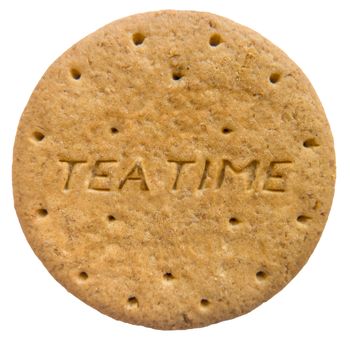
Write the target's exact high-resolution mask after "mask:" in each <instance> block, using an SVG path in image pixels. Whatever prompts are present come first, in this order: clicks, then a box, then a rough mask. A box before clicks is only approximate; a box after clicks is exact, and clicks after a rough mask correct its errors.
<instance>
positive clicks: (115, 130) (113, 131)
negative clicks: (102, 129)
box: [111, 127, 119, 134]
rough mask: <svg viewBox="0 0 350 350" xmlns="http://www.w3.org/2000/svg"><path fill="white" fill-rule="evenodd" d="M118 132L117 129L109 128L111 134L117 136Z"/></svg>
mask: <svg viewBox="0 0 350 350" xmlns="http://www.w3.org/2000/svg"><path fill="white" fill-rule="evenodd" d="M118 132H119V130H118V129H117V128H114V127H113V128H111V133H112V134H118Z"/></svg>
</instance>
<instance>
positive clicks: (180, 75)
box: [173, 72, 183, 80]
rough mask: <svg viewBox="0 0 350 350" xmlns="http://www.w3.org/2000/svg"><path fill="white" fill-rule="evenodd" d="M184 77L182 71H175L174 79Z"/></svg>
mask: <svg viewBox="0 0 350 350" xmlns="http://www.w3.org/2000/svg"><path fill="white" fill-rule="evenodd" d="M182 77H183V74H182V73H180V72H174V73H173V80H180V79H181V78H182Z"/></svg>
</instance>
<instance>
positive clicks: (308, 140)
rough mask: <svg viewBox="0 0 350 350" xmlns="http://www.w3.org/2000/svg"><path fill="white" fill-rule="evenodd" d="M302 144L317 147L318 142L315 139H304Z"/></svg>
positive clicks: (307, 146)
mask: <svg viewBox="0 0 350 350" xmlns="http://www.w3.org/2000/svg"><path fill="white" fill-rule="evenodd" d="M303 146H304V147H306V148H310V147H318V146H319V144H318V142H317V141H316V140H315V139H313V138H312V139H307V140H305V141H304V143H303Z"/></svg>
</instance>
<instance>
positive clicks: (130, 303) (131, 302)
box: [128, 297, 139, 307]
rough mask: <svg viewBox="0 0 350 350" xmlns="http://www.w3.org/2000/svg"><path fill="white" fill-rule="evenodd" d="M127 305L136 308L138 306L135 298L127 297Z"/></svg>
mask: <svg viewBox="0 0 350 350" xmlns="http://www.w3.org/2000/svg"><path fill="white" fill-rule="evenodd" d="M128 304H129V306H130V307H138V306H139V302H138V300H137V298H136V297H129V298H128Z"/></svg>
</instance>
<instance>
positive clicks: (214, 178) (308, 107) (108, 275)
mask: <svg viewBox="0 0 350 350" xmlns="http://www.w3.org/2000/svg"><path fill="white" fill-rule="evenodd" d="M334 181H335V157H334V150H333V140H332V135H331V131H330V128H329V125H328V123H327V119H326V117H325V114H324V111H323V109H322V106H321V104H320V102H319V100H318V98H317V96H316V94H315V92H314V90H313V88H312V87H311V85H310V83H309V81H308V80H307V78H306V77H305V76H304V74H303V73H302V72H301V70H300V69H299V68H298V67H297V66H296V65H295V63H293V62H292V61H291V60H290V59H289V58H288V57H287V56H286V55H285V54H284V53H283V52H282V51H281V50H280V49H278V48H277V47H275V46H274V45H272V44H271V43H270V42H269V41H267V40H266V39H264V38H263V37H261V36H260V35H259V34H257V33H255V32H253V31H252V30H250V29H248V28H245V27H243V26H241V25H238V24H236V23H234V22H232V21H230V20H228V19H225V18H222V17H219V16H216V15H213V14H209V13H199V12H181V11H161V12H154V13H146V14H140V15H135V16H132V17H128V18H124V19H121V20H118V21H115V22H113V23H111V24H109V25H107V26H105V27H103V28H102V29H100V30H98V31H97V32H95V33H93V34H91V35H89V36H87V37H86V38H84V39H83V40H82V41H80V42H78V43H77V44H76V45H74V46H73V47H72V48H70V49H69V50H68V51H67V52H65V53H64V54H63V55H62V56H61V57H60V58H59V59H58V60H57V61H55V62H54V63H53V64H52V66H51V67H50V68H49V69H48V70H47V72H46V73H45V74H44V76H43V77H42V79H41V80H40V82H39V84H38V85H37V87H36V88H35V90H34V92H33V94H32V96H31V98H30V100H29V103H28V105H27V107H26V108H25V111H24V113H23V115H22V118H21V120H20V123H19V127H18V132H17V137H16V142H15V147H14V158H13V190H14V200H15V207H16V211H17V214H18V217H19V220H20V222H21V225H22V228H23V231H24V232H25V235H26V237H27V240H28V241H29V243H30V245H31V246H32V248H33V250H34V251H35V253H36V254H37V256H38V257H39V258H40V259H41V261H42V262H43V264H44V265H45V267H46V268H47V269H48V270H49V271H50V273H51V274H52V275H53V276H54V278H55V279H57V281H59V282H60V283H61V284H62V285H63V286H64V287H65V288H66V289H67V290H68V291H69V292H71V293H73V294H74V295H76V296H77V297H78V298H80V299H81V300H83V301H84V302H86V303H87V304H89V305H91V306H93V307H94V308H96V309H97V310H99V311H101V312H102V313H104V314H107V315H109V316H111V317H113V318H115V319H117V320H122V321H126V322H130V323H133V324H140V325H144V326H148V327H153V328H158V329H184V328H193V327H201V326H206V325H209V324H212V323H215V322H219V321H222V320H226V319H231V318H234V317H236V316H239V315H242V314H244V313H247V312H249V311H250V310H252V309H254V308H255V307H257V306H258V305H260V304H261V303H263V302H264V301H266V300H268V299H269V298H271V297H272V296H273V295H274V294H275V293H276V292H278V291H279V290H280V289H281V288H283V287H284V286H285V285H286V284H287V283H288V282H289V281H290V280H291V279H292V278H293V277H294V276H295V275H296V274H297V272H298V271H299V270H300V269H301V267H302V266H303V265H304V264H305V262H306V261H307V259H308V258H309V256H310V254H311V253H312V251H313V249H314V248H315V245H316V244H317V242H318V240H319V238H320V235H321V233H322V230H323V228H324V225H325V223H326V220H327V216H328V213H329V210H330V206H331V201H332V197H333V190H334Z"/></svg>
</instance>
